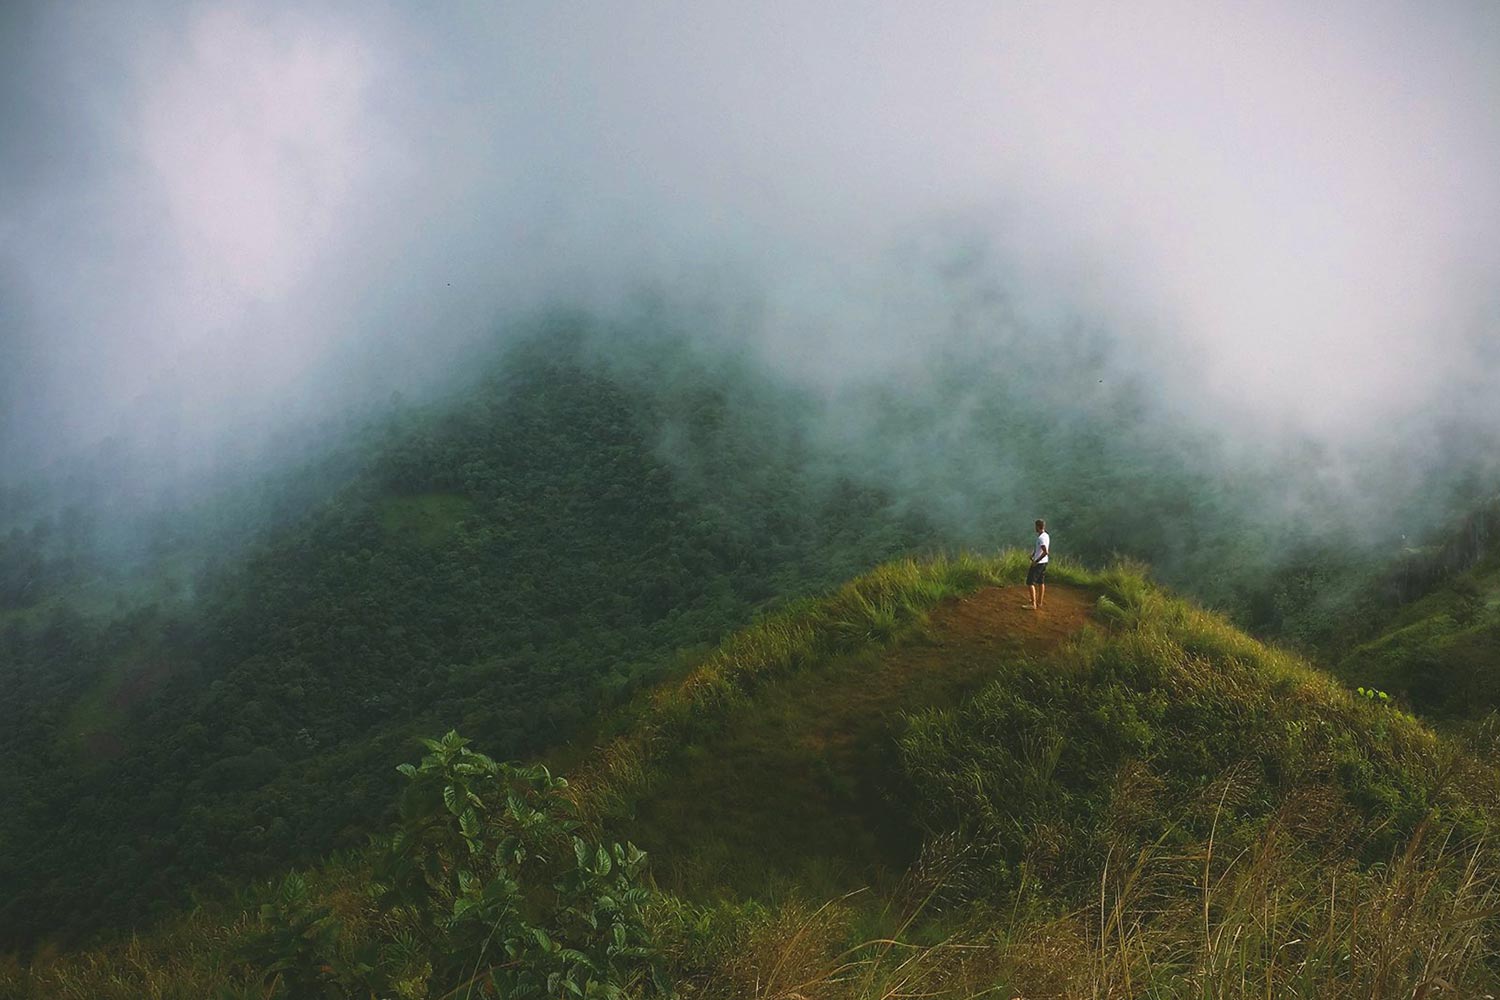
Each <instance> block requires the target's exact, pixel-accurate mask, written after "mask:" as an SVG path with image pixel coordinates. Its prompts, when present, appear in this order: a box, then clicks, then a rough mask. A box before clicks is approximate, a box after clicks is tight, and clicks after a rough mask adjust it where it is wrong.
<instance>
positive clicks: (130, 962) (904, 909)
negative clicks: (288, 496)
mask: <svg viewBox="0 0 1500 1000" xmlns="http://www.w3.org/2000/svg"><path fill="white" fill-rule="evenodd" d="M1023 560H1024V557H1022V556H1020V555H1018V554H1012V555H1008V556H1003V557H1000V558H996V559H976V558H972V557H962V558H958V559H952V560H937V561H933V562H924V563H914V562H902V563H894V564H888V565H885V566H882V567H880V568H879V569H877V570H875V571H873V572H872V573H870V574H867V575H865V576H863V577H860V578H858V579H856V580H854V581H852V582H850V583H849V584H847V585H845V586H843V587H841V588H839V589H838V590H836V591H833V592H830V593H829V594H827V595H825V596H823V597H820V598H810V599H806V600H803V601H799V602H794V603H793V604H791V605H789V606H787V607H785V608H783V609H781V610H779V611H777V612H774V613H772V614H769V615H766V616H765V617H763V618H762V619H761V620H759V621H757V622H756V623H754V624H753V625H751V626H749V627H748V628H746V629H745V630H742V631H740V632H737V633H735V634H734V635H732V636H731V637H729V638H728V639H727V640H726V641H725V642H724V643H723V644H722V645H720V646H719V647H717V648H716V649H714V650H713V651H711V652H709V653H708V654H707V655H705V656H704V657H703V658H702V659H701V661H700V662H698V663H697V664H696V665H695V666H692V667H690V668H689V669H687V670H686V671H685V672H683V673H682V674H681V675H680V676H679V677H677V678H676V679H675V680H671V681H666V682H663V683H662V684H660V685H658V686H656V687H654V688H651V689H649V690H647V691H643V692H642V693H641V695H640V696H638V697H637V698H636V699H635V700H634V701H632V702H631V703H630V704H628V705H627V706H625V707H623V708H621V709H618V710H615V711H613V712H611V713H610V714H608V715H607V716H606V717H603V718H601V720H600V721H599V722H598V723H597V725H596V727H595V729H594V731H593V736H592V737H591V738H590V739H587V740H584V741H582V742H579V743H575V744H573V745H572V746H570V747H566V748H559V749H557V750H555V751H553V753H552V756H551V759H552V760H553V762H554V763H556V764H560V765H565V766H567V768H568V770H569V772H570V774H572V776H573V777H574V780H573V782H572V783H571V784H570V785H569V786H568V788H567V790H566V799H567V801H569V802H571V803H572V805H571V806H570V807H569V809H570V810H571V811H574V812H576V814H577V815H578V816H579V817H581V818H582V819H583V820H584V821H585V823H584V826H583V827H582V828H580V829H581V830H584V831H590V832H587V833H586V834H585V836H586V837H589V838H596V837H597V838H601V841H602V842H604V843H608V842H610V841H613V840H621V841H623V840H626V839H628V840H629V841H631V842H634V843H636V844H638V845H640V846H641V847H642V848H644V849H645V850H646V852H647V857H648V859H649V862H650V864H651V866H652V871H653V872H654V880H653V884H654V885H655V887H656V888H655V889H653V890H651V891H650V892H649V894H648V896H649V898H650V899H651V900H653V902H650V903H649V905H646V906H645V908H644V909H643V910H641V911H640V914H641V916H640V920H641V924H640V927H639V928H638V930H639V933H641V934H643V935H647V936H648V937H649V940H650V941H651V942H652V946H651V948H650V949H649V950H651V951H653V952H654V953H655V954H656V955H657V956H658V959H657V962H658V965H659V971H660V972H661V974H662V975H665V976H667V977H668V978H669V979H670V980H671V982H673V983H675V984H676V988H677V989H679V990H680V991H681V992H683V993H684V994H686V995H699V996H724V997H730V996H742V995H747V994H750V993H754V994H756V995H760V996H786V997H790V996H796V995H801V996H819V997H860V998H863V997H875V996H885V995H889V994H890V992H891V991H892V990H918V989H921V990H928V991H935V992H937V993H942V992H943V991H946V994H947V995H955V996H966V995H973V994H976V993H979V992H982V991H983V990H995V989H998V990H999V991H1000V992H999V994H998V995H1005V996H1028V997H1032V996H1098V995H1112V996H1113V995H1120V996H1125V995H1140V994H1141V993H1142V992H1150V994H1151V995H1158V996H1184V997H1185V996H1195V997H1196V996H1204V995H1210V996H1222V995H1231V994H1233V995H1238V992H1243V991H1244V989H1246V988H1248V989H1249V990H1250V991H1251V992H1255V993H1257V994H1258V995H1264V994H1266V993H1270V994H1271V995H1276V996H1299V997H1315V996H1316V997H1334V996H1371V995H1378V996H1410V995H1413V994H1414V992H1415V993H1417V994H1419V995H1420V994H1422V992H1423V991H1424V990H1426V991H1428V992H1431V991H1432V990H1433V989H1434V988H1435V985H1434V984H1439V983H1441V984H1446V985H1444V986H1443V988H1444V989H1446V990H1448V991H1449V992H1450V993H1451V994H1452V995H1480V994H1481V993H1482V992H1483V991H1484V990H1493V988H1494V987H1495V985H1496V983H1497V979H1496V966H1495V964H1494V962H1495V956H1496V946H1497V942H1500V936H1497V935H1500V924H1497V919H1496V917H1495V910H1494V901H1495V900H1496V898H1497V891H1500V889H1497V886H1496V884H1495V876H1494V872H1495V871H1497V870H1500V868H1497V867H1496V864H1495V862H1496V859H1495V857H1494V851H1493V848H1492V847H1491V846H1490V844H1489V836H1490V833H1491V831H1492V829H1493V823H1494V819H1495V817H1496V815H1497V811H1496V810H1497V802H1496V797H1497V781H1496V772H1495V770H1494V768H1493V765H1492V764H1491V763H1489V762H1487V761H1483V760H1479V759H1476V758H1474V757H1472V756H1470V755H1469V754H1468V753H1467V752H1466V751H1464V750H1463V749H1462V748H1461V747H1459V746H1458V745H1456V744H1453V743H1450V742H1448V741H1446V740H1445V739H1444V738H1443V737H1441V736H1439V735H1436V734H1434V733H1433V732H1432V731H1430V730H1429V729H1427V728H1426V727H1425V726H1424V725H1423V724H1421V723H1420V722H1418V721H1417V720H1416V719H1415V718H1413V717H1411V716H1409V715H1406V714H1404V713H1402V712H1401V711H1399V710H1396V709H1392V708H1390V707H1388V706H1386V705H1382V704H1374V703H1371V702H1370V701H1369V700H1368V699H1364V698H1360V697H1358V696H1356V695H1354V694H1352V693H1351V692H1350V691H1349V690H1348V689H1346V688H1345V687H1343V686H1342V685H1341V684H1339V683H1338V682H1336V681H1334V680H1333V679H1332V678H1331V677H1330V676H1329V675H1327V674H1324V673H1321V672H1319V671H1318V670H1316V669H1314V668H1313V667H1311V666H1310V665H1308V664H1307V663H1306V662H1305V661H1302V660H1300V659H1299V658H1297V657H1296V656H1293V655H1291V654H1288V653H1285V652H1280V651H1277V650H1275V649H1271V648H1268V647H1266V646H1263V645H1261V644H1259V643H1257V642H1255V641H1254V640H1252V639H1250V638H1249V637H1247V636H1245V635H1244V634H1242V633H1240V632H1238V631H1236V630H1235V629H1234V628H1232V627H1231V626H1230V625H1228V624H1227V623H1226V622H1225V621H1224V620H1223V619H1222V618H1220V617H1218V616H1216V615H1213V614H1211V613H1208V612H1205V611H1203V610H1201V609H1198V608H1196V607H1194V606H1192V605H1191V604H1189V603H1187V602H1184V601H1182V600H1180V599H1178V598H1174V597H1172V596H1171V595H1170V594H1168V593H1166V592H1164V591H1162V590H1161V589H1159V588H1158V587H1156V586H1154V585H1152V584H1151V583H1149V582H1148V581H1147V580H1146V579H1145V578H1144V577H1143V576H1142V575H1140V573H1139V572H1137V571H1134V570H1130V569H1127V568H1117V569H1113V570H1109V571H1107V572H1093V571H1087V570H1084V569H1081V568H1079V567H1077V566H1070V565H1067V564H1060V565H1058V566H1057V567H1056V568H1055V569H1054V571H1053V579H1054V583H1053V585H1052V587H1051V588H1050V592H1049V605H1050V607H1049V609H1048V610H1047V611H1045V612H1043V613H1041V614H1039V615H1034V614H1033V613H1032V612H1030V611H1025V610H1023V609H1022V608H1021V607H1020V590H1019V588H1018V587H1017V583H1018V580H1019V571H1020V569H1021V566H1022V563H1023ZM445 746H446V747H449V749H442V748H443V747H445ZM458 746H459V744H456V743H454V744H449V743H444V744H441V745H440V744H433V748H434V752H435V753H438V754H439V755H441V754H451V753H453V752H462V753H468V751H467V750H463V751H457V750H456V748H457V747H458ZM437 759H438V757H435V756H429V758H428V761H429V762H428V763H427V764H424V765H423V767H424V770H423V771H422V772H413V775H414V778H413V780H418V779H420V778H421V775H422V774H424V773H426V769H428V768H430V767H433V766H435V765H434V764H433V763H432V762H433V761H435V760H437ZM414 787H415V786H414ZM500 804H503V803H500ZM406 808H407V807H405V806H403V809H406ZM439 808H440V809H441V807H439ZM505 812H506V811H505V810H504V809H500V810H499V811H498V812H496V813H494V814H492V815H493V816H494V817H496V819H495V820H494V822H502V821H503V816H504V814H505ZM485 815H490V814H488V813H486V814H485ZM465 822H466V823H467V822H469V821H465ZM474 822H476V823H478V824H479V826H478V827H474V828H472V829H471V828H469V827H465V829H466V830H469V831H470V832H469V833H466V835H472V836H482V834H479V833H473V832H472V830H477V829H479V827H482V826H483V825H484V824H485V823H488V822H490V820H482V819H481V820H476V821H474ZM379 850H389V848H386V849H378V850H377V851H376V855H378V854H379ZM376 855H362V856H354V857H345V858H343V859H340V860H337V861H336V862H335V863H333V864H332V865H330V866H327V867H325V868H323V869H320V870H317V871H314V872H312V873H310V875H309V881H310V884H311V885H312V887H313V888H312V890H311V891H312V894H313V897H314V898H316V899H322V900H324V901H325V903H324V904H320V905H326V906H329V907H331V909H329V910H327V911H324V912H326V913H328V914H330V915H336V916H337V918H338V919H337V922H336V923H334V924H327V923H324V924H319V925H317V926H324V927H333V928H336V930H337V933H335V934H334V936H332V937H328V936H326V935H323V936H319V937H316V938H303V939H302V940H303V941H304V942H305V944H304V945H299V946H298V949H299V951H298V953H297V955H289V956H284V958H285V961H284V962H283V964H282V965H281V968H282V969H283V972H284V973H285V974H286V975H288V976H289V975H291V974H292V973H291V972H287V971H286V970H289V969H292V970H294V969H295V968H296V967H297V963H298V962H308V961H316V962H319V963H322V964H321V965H319V966H317V968H323V969H325V971H324V972H320V973H316V975H318V976H323V977H324V978H325V979H327V980H328V982H327V983H326V984H325V985H326V986H327V988H328V989H329V990H330V991H332V992H330V993H329V995H338V996H344V995H349V996H353V995H361V994H359V993H358V990H357V989H354V987H353V986H352V984H353V983H354V982H355V980H356V979H357V978H358V976H359V975H366V976H368V975H373V974H374V973H372V972H369V973H355V972H350V971H348V970H350V969H353V968H355V967H356V966H357V965H358V963H354V964H351V961H352V959H351V956H353V955H355V954H356V953H358V954H362V955H364V956H365V959H363V960H362V961H364V962H366V964H367V965H368V963H370V962H373V963H374V965H373V966H369V967H370V968H379V967H381V963H386V964H387V965H389V964H390V963H392V962H395V963H397V964H399V965H401V968H402V969H403V970H405V972H404V973H403V974H404V975H410V974H412V972H411V970H412V969H413V968H427V969H428V972H427V973H423V974H421V976H418V978H419V979H422V977H423V976H435V975H438V973H437V972H435V971H433V969H434V968H436V966H434V965H432V964H430V963H429V965H427V966H422V965H421V964H420V962H418V965H417V966H413V965H412V964H411V963H412V961H414V959H413V958H412V956H411V948H412V947H413V946H412V945H411V944H410V943H409V942H408V944H406V945H400V944H399V942H400V941H401V940H405V939H404V938H402V936H401V935H402V934H403V933H404V932H403V931H401V930H400V928H401V926H402V923H403V921H405V920H407V919H410V917H409V916H407V917H403V916H402V913H406V914H408V915H409V914H411V913H412V912H414V911H411V910H409V909H408V910H403V911H388V912H386V914H385V916H383V917H382V916H380V915H379V911H378V909H377V907H376V903H375V902H374V897H371V896H370V895H369V894H368V893H366V892H365V891H364V886H365V885H366V884H368V883H370V882H371V881H378V877H379V876H378V873H379V872H380V871H381V870H383V866H388V865H389V862H388V861H381V860H380V858H379V857H378V856H376ZM582 856H583V855H580V857H582ZM622 857H623V855H622ZM622 877H624V876H622ZM559 884H561V883H559ZM632 891H634V890H632ZM278 892H282V893H284V892H285V889H284V888H283V889H281V890H273V891H272V892H271V895H270V896H269V897H265V896H263V897H262V898H269V899H272V900H274V899H277V898H280V897H278V896H277V893H278ZM294 895H295V894H294ZM641 898H642V899H645V898H647V897H641ZM287 905H290V904H286V903H285V902H284V900H283V903H279V904H276V905H272V906H268V907H267V908H265V909H263V910H262V912H261V915H260V916H259V917H257V916H255V915H254V914H253V912H247V913H244V914H242V915H241V914H238V913H237V912H236V911H235V909H234V908H233V907H229V908H224V907H220V908H217V909H216V908H212V907H210V908H207V909H203V910H199V911H198V912H197V913H195V914H194V915H192V916H188V917H185V918H181V919H178V920H175V921H171V922H168V923H166V924H164V925H162V926H161V927H160V928H159V929H158V930H157V931H156V932H154V933H153V934H152V935H149V936H147V937H146V938H144V939H140V940H136V941H133V942H132V943H131V944H130V945H129V946H128V947H125V948H124V949H123V950H122V949H120V948H115V949H106V950H103V951H98V952H93V953H85V954H82V955H78V956H61V957H57V956H44V957H43V959H42V960H40V961H39V962H38V964H37V966H36V968H35V970H34V972H33V974H32V975H33V978H32V979H30V980H29V982H30V986H25V985H23V984H25V983H27V982H28V979H27V978H26V976H25V974H22V973H17V972H12V973H10V974H9V976H10V978H9V980H6V979H0V984H6V983H8V986H7V988H8V989H9V990H10V991H11V995H18V996H55V995H79V996H82V995H88V996H97V997H113V996H119V997H124V996H135V995H140V994H139V992H132V991H133V990H134V991H139V990H140V989H141V984H142V983H143V982H146V981H149V982H151V983H152V984H153V985H152V989H153V990H154V991H155V992H154V993H153V995H160V996H184V997H186V996H196V995H203V992H204V991H205V990H209V989H212V988H216V987H217V986H218V985H220V984H222V983H223V982H224V981H226V980H242V981H244V982H245V983H246V984H247V985H246V989H247V990H249V991H251V992H247V993H246V994H245V995H256V996H266V995H276V983H277V982H282V983H283V985H284V984H285V980H278V979H277V978H276V977H275V976H272V977H271V978H270V979H266V980H265V982H266V983H267V984H268V985H269V993H268V992H267V988H268V987H267V986H264V985H257V984H260V983H261V982H262V980H263V978H264V977H265V975H266V968H267V967H266V966H264V965H262V966H260V967H259V968H257V967H255V966H254V964H253V963H247V961H246V959H245V958H244V956H245V955H246V954H247V950H246V947H247V945H246V943H247V942H257V941H258V942H261V945H258V946H257V947H263V946H264V942H265V941H267V940H282V941H289V940H296V939H287V938H277V937H275V933H274V932H275V926H276V921H277V920H279V919H286V918H285V916H284V913H285V912H286V906H287ZM297 905H299V906H300V905H304V904H297ZM306 905H311V904H306ZM444 905H446V906H449V907H450V908H451V904H444ZM278 907H279V908H278ZM297 912H304V911H297ZM305 912H316V910H309V911H305ZM455 912H457V911H455ZM278 913H279V914H283V916H281V917H278V916H276V914H278ZM328 919H333V916H330V917H329V918H328ZM267 921H269V923H267ZM307 926H309V927H311V926H314V925H311V924H309V925H307ZM632 926H635V925H632ZM330 933H331V932H330ZM632 933H635V931H632ZM267 934H270V935H271V937H269V938H268V937H267ZM391 935H394V937H393V936H391ZM319 942H321V943H319ZM894 942H900V943H899V944H898V943H894ZM287 946H288V945H285V944H284V945H282V946H281V947H287ZM320 948H321V949H324V951H319V950H318V949H320ZM309 949H310V950H309ZM319 955H324V957H322V958H319V957H318V956H319ZM299 956H300V957H299ZM339 956H344V957H343V958H339ZM286 962H290V963H291V964H290V965H287V964H285V963H286ZM330 963H331V964H330ZM402 963H404V964H402ZM439 964H440V963H439ZM327 970H335V971H327ZM336 970H344V971H342V972H337V971H336ZM392 974H394V973H392ZM622 974H624V973H622ZM339 976H344V977H345V978H344V979H343V980H338V977H339ZM244 977H248V978H244ZM349 977H353V978H349ZM336 980H337V981H336ZM422 981H423V982H425V983H427V985H424V986H421V987H420V988H419V987H418V986H416V985H412V983H414V982H415V981H414V980H412V981H408V980H403V982H408V987H404V988H406V989H407V992H405V993H402V994H401V995H405V996H424V995H442V994H441V989H442V988H443V987H442V983H440V982H438V981H436V980H433V981H430V982H429V981H428V980H426V979H422ZM631 981H632V982H635V984H636V985H635V986H634V987H632V990H633V991H642V990H645V991H647V992H649V990H647V986H646V983H647V980H642V979H639V978H636V979H632V980H631ZM338 982H343V983H344V985H343V986H339V985H338ZM450 985H451V984H450ZM429 987H430V988H431V989H433V990H438V991H439V992H438V993H428V992H423V991H425V990H428V989H429ZM28 989H29V990H31V991H32V992H29V993H28V992H27V990H28ZM69 990H71V992H68V991H69ZM340 990H343V991H344V992H339V991H340ZM255 991H258V992H255ZM351 991H352V992H351ZM1236 991H1238V992H1236ZM476 995H479V994H477V993H476Z"/></svg>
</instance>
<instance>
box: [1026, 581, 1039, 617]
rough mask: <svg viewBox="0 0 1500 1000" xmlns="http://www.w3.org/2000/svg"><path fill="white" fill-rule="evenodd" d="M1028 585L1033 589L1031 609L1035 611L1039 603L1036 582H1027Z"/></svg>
mask: <svg viewBox="0 0 1500 1000" xmlns="http://www.w3.org/2000/svg"><path fill="white" fill-rule="evenodd" d="M1027 586H1028V587H1029V588H1030V590H1031V609H1032V610H1033V611H1035V610H1036V607H1037V603H1036V584H1034V583H1032V584H1027Z"/></svg>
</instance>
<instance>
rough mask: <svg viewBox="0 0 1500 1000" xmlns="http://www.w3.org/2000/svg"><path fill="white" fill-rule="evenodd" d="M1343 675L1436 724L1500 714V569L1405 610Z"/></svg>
mask: <svg viewBox="0 0 1500 1000" xmlns="http://www.w3.org/2000/svg"><path fill="white" fill-rule="evenodd" d="M1336 669H1337V671H1338V673H1339V675H1340V676H1342V677H1344V678H1346V679H1348V680H1349V681H1350V682H1351V683H1354V684H1358V685H1361V686H1366V687H1374V688H1378V689H1380V690H1384V691H1387V692H1389V693H1390V694H1392V695H1394V696H1397V697H1399V698H1401V699H1403V700H1405V701H1406V702H1407V703H1409V704H1410V705H1411V706H1412V707H1413V708H1414V709H1415V710H1416V711H1417V712H1419V713H1421V714H1423V715H1430V716H1432V717H1434V718H1439V719H1480V718H1483V717H1485V716H1487V715H1489V714H1491V713H1493V712H1495V711H1496V710H1497V709H1500V562H1497V561H1496V560H1495V559H1493V558H1491V559H1489V560H1487V561H1486V562H1485V563H1483V564H1481V565H1479V566H1478V567H1476V568H1474V569H1472V570H1469V571H1468V572H1466V573H1463V574H1461V575H1459V576H1457V577H1455V578H1453V579H1451V580H1449V581H1447V582H1446V583H1443V584H1441V585H1440V586H1438V587H1437V589H1435V590H1433V591H1432V592H1430V593H1428V594H1427V595H1426V596H1424V597H1422V598H1421V599H1420V600H1417V601H1415V602H1414V603H1412V604H1409V605H1407V606H1405V607H1403V608H1401V609H1400V610H1399V611H1398V612H1397V613H1396V614H1395V615H1394V616H1393V617H1392V618H1391V619H1390V620H1389V622H1388V624H1386V625H1385V626H1384V627H1382V628H1381V629H1380V630H1379V631H1378V632H1377V633H1376V634H1375V635H1374V636H1373V637H1372V638H1369V639H1367V640H1366V641H1364V642H1361V643H1360V644H1359V645H1357V646H1355V647H1354V648H1353V649H1350V650H1349V651H1348V652H1347V654H1346V655H1345V656H1343V658H1342V659H1340V660H1339V661H1338V664H1337V668H1336Z"/></svg>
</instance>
